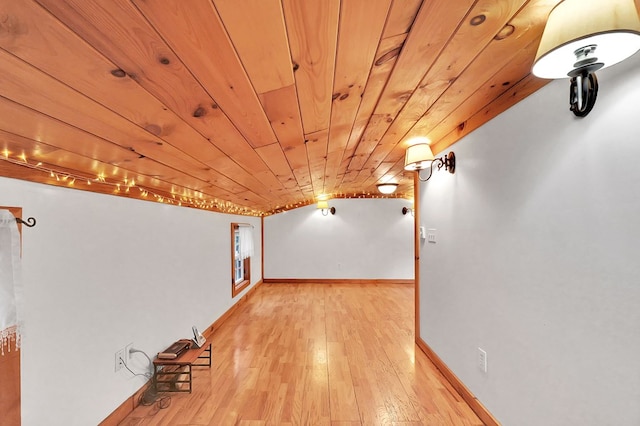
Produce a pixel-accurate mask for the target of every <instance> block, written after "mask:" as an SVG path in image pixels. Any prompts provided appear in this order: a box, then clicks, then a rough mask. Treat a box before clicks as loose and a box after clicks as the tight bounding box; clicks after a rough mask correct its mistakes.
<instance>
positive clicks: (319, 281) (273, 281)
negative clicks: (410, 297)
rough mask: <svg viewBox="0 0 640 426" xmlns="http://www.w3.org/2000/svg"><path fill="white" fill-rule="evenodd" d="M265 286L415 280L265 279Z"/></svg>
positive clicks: (412, 281) (409, 282) (392, 282)
mask: <svg viewBox="0 0 640 426" xmlns="http://www.w3.org/2000/svg"><path fill="white" fill-rule="evenodd" d="M262 281H263V282H264V283H265V284H409V285H413V284H414V283H415V281H414V280H386V279H385V280H367V279H344V278H343V279H335V278H331V279H329V278H265V279H264V280H262Z"/></svg>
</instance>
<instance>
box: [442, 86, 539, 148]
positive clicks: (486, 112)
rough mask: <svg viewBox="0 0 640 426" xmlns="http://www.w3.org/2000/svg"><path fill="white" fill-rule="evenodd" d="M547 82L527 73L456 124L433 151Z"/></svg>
mask: <svg viewBox="0 0 640 426" xmlns="http://www.w3.org/2000/svg"><path fill="white" fill-rule="evenodd" d="M548 83H549V80H542V79H539V78H536V77H534V76H533V74H529V75H527V76H526V77H525V78H523V79H522V80H520V81H519V82H517V83H516V84H514V85H513V86H512V87H511V88H510V89H509V90H507V91H506V92H504V93H503V94H502V95H500V97H498V98H496V99H494V100H493V101H491V103H490V104H489V105H487V106H486V107H485V108H483V109H482V110H480V111H478V112H477V113H475V114H474V115H473V116H472V117H470V118H468V119H467V120H465V121H464V126H458V127H456V128H455V129H454V130H452V131H451V132H450V133H449V134H447V135H446V136H444V137H442V138H440V139H438V140H437V141H436V142H435V143H434V144H433V145H432V146H433V149H434V152H438V153H439V152H442V151H444V150H445V149H447V148H448V147H450V146H451V145H453V144H454V143H456V142H457V141H458V140H460V139H461V138H463V137H464V136H466V135H468V134H469V133H471V132H472V131H474V130H475V129H477V128H478V127H480V126H482V125H483V124H484V123H486V122H487V121H489V120H491V119H492V118H494V117H496V116H497V115H499V114H501V113H503V112H504V111H506V110H507V109H509V108H511V107H512V106H513V105H515V104H516V103H518V102H520V101H521V100H523V99H525V98H526V97H527V96H529V95H531V94H532V93H534V92H536V91H537V90H539V89H541V88H542V87H544V86H545V85H546V84H548Z"/></svg>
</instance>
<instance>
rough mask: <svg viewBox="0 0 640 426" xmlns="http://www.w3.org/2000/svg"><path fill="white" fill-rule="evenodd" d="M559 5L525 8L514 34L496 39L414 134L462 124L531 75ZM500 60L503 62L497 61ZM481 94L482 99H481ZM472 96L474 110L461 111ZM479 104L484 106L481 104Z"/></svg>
mask: <svg viewBox="0 0 640 426" xmlns="http://www.w3.org/2000/svg"><path fill="white" fill-rule="evenodd" d="M556 3H557V0H538V1H532V2H530V3H529V4H528V5H527V6H526V7H525V8H523V10H522V11H521V13H519V14H518V15H516V16H515V17H514V18H513V19H512V20H511V21H510V23H509V24H508V25H510V26H512V27H513V28H514V32H513V34H511V35H510V36H509V37H506V38H504V39H497V40H493V41H492V42H491V43H490V44H489V46H487V48H486V49H485V50H484V51H483V52H482V53H481V55H479V57H478V58H477V59H476V60H475V61H474V62H473V63H472V64H471V65H469V67H468V68H467V71H466V72H465V73H464V74H463V75H461V76H460V77H459V78H458V79H457V80H456V81H455V82H454V83H453V84H452V85H451V87H450V88H449V89H448V90H447V91H446V92H445V93H444V94H443V95H442V96H441V97H440V100H439V101H438V102H437V103H436V104H435V105H434V106H433V107H432V108H431V109H430V110H429V111H428V112H427V113H426V114H425V116H424V117H423V118H421V119H420V121H418V122H417V123H416V124H415V126H414V127H413V128H412V130H411V133H412V134H417V132H423V133H426V132H429V133H431V131H432V130H433V129H434V128H435V127H436V126H439V124H440V123H441V122H442V121H443V120H444V119H445V118H446V117H451V119H450V120H449V121H450V122H451V121H457V124H456V125H458V124H460V123H461V122H463V121H464V120H465V119H466V118H468V117H470V116H471V115H472V114H474V113H475V112H477V111H478V110H479V109H480V108H482V107H484V106H485V105H486V104H487V103H488V102H489V100H490V99H494V98H497V97H498V96H499V95H500V94H501V93H502V92H504V91H505V90H507V88H508V86H509V85H510V84H512V83H513V82H514V81H518V80H519V79H521V78H522V76H525V75H527V74H528V73H529V72H530V70H531V65H532V63H533V55H535V51H536V50H537V46H538V44H539V38H540V36H541V34H542V30H543V28H544V23H545V21H546V16H547V15H548V13H549V12H550V11H551V9H552V8H553V7H554V6H555V4H556ZM497 57H500V58H503V60H501V61H496V60H495V58H497ZM479 93H482V96H478V94H479ZM470 97H474V98H477V101H476V102H475V103H476V106H475V107H473V106H471V110H469V106H467V107H466V108H464V109H463V108H460V106H461V105H463V104H465V103H467V102H466V100H467V99H468V98H470ZM478 102H480V105H477V103H478ZM467 104H468V103H467ZM441 105H456V106H457V109H456V111H454V112H453V114H452V112H451V111H449V109H450V108H442V107H441ZM414 129H415V130H414ZM448 132H449V131H446V132H445V133H448ZM408 135H409V136H410V134H408ZM441 135H442V133H441ZM434 137H436V138H437V137H438V136H434ZM436 140H437V139H436Z"/></svg>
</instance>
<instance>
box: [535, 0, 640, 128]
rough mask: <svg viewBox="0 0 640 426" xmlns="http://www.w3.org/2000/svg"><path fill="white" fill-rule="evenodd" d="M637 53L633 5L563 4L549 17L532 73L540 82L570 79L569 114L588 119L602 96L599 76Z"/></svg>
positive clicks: (581, 0) (623, 1) (638, 25)
mask: <svg viewBox="0 0 640 426" xmlns="http://www.w3.org/2000/svg"><path fill="white" fill-rule="evenodd" d="M638 49H640V20H639V19H638V12H637V10H636V6H635V3H634V0H607V1H600V0H564V1H562V2H561V3H559V4H558V5H557V6H556V7H555V8H553V10H552V11H551V13H550V14H549V18H548V20H547V24H546V27H545V29H544V32H543V34H542V40H541V41H540V46H539V47H538V53H537V54H536V58H535V61H534V65H533V69H532V72H533V74H534V75H535V76H537V77H540V78H548V79H556V78H566V77H569V78H571V84H570V88H569V102H570V105H571V111H573V113H574V114H575V115H577V116H578V117H584V116H586V115H587V114H589V112H590V111H591V109H592V108H593V105H594V104H595V102H596V96H597V94H598V79H597V78H596V75H595V72H596V71H597V70H600V69H603V68H606V67H608V66H610V65H613V64H616V63H618V62H620V61H622V60H624V59H626V58H628V57H629V56H631V55H633V54H634V53H636V52H637V51H638Z"/></svg>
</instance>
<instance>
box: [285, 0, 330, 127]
mask: <svg viewBox="0 0 640 426" xmlns="http://www.w3.org/2000/svg"><path fill="white" fill-rule="evenodd" d="M283 7H284V16H285V24H286V26H287V35H288V37H289V47H290V50H291V58H292V59H293V62H294V70H295V73H294V77H295V81H296V87H297V92H298V99H299V102H300V113H301V117H302V127H303V129H304V133H305V134H310V133H314V132H317V131H321V130H325V129H328V128H329V122H330V118H331V95H332V88H333V75H334V68H335V60H336V44H337V38H338V16H339V12H340V0H325V1H298V0H284V1H283Z"/></svg>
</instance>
